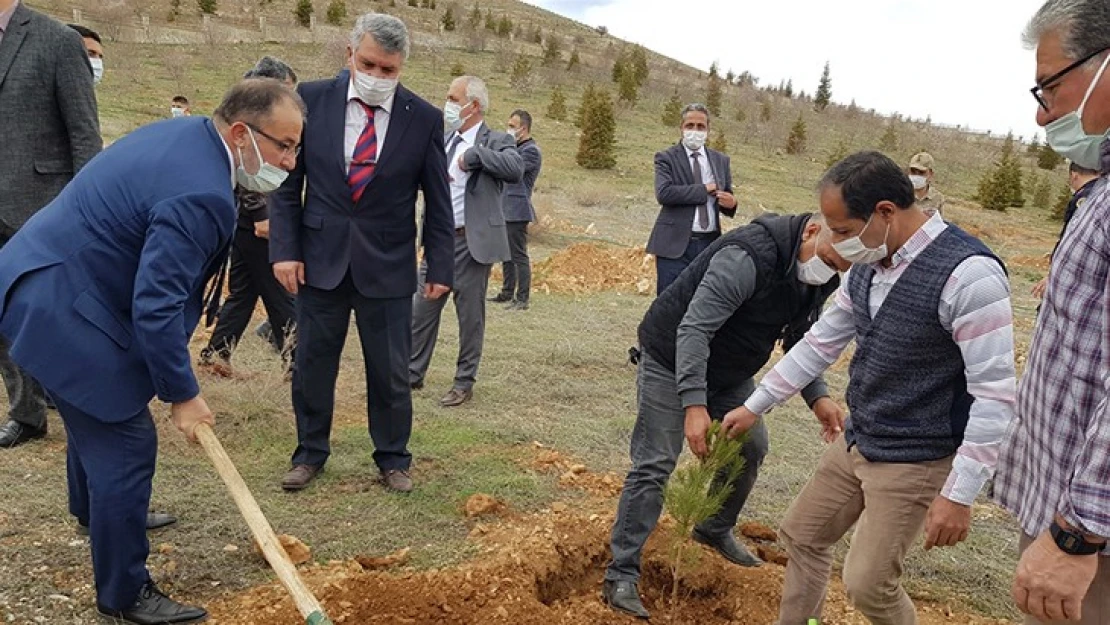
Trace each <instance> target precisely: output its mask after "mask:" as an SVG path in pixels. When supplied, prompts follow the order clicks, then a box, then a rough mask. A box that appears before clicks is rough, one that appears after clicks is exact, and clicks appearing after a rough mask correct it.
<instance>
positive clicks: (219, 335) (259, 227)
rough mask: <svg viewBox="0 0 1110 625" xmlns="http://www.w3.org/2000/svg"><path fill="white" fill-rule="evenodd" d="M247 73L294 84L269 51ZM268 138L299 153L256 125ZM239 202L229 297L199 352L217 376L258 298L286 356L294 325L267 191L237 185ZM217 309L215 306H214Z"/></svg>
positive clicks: (292, 76) (202, 361)
mask: <svg viewBox="0 0 1110 625" xmlns="http://www.w3.org/2000/svg"><path fill="white" fill-rule="evenodd" d="M244 78H273V79H274V80H280V81H282V82H284V83H285V84H286V85H287V86H289V87H290V88H292V87H293V86H294V85H295V84H296V82H297V74H296V73H295V72H294V71H293V68H291V67H289V66H288V65H286V64H285V63H284V62H282V61H279V60H278V59H275V58H272V57H269V56H266V57H263V58H262V59H261V60H259V61H258V63H257V64H256V65H255V66H254V67H253V68H251V70H250V71H248V72H247V73H246V75H245V76H244ZM255 132H257V133H258V134H259V135H261V136H262V138H263V139H264V140H266V141H270V142H271V143H273V145H274V147H277V148H278V149H280V150H282V152H283V153H284V154H288V155H289V157H290V158H294V159H295V158H296V157H297V151H298V148H296V147H295V146H291V145H287V144H285V143H284V142H282V141H279V140H278V139H275V138H274V137H272V136H270V135H269V134H267V133H266V132H264V131H262V130H260V129H255ZM235 200H236V203H237V204H238V206H239V220H238V223H237V224H236V228H235V238H234V239H233V240H232V244H231V262H230V264H231V267H230V269H229V270H228V275H227V282H228V290H229V294H228V298H227V301H226V302H224V305H223V307H221V308H220V311H219V316H218V317H219V318H218V320H217V321H216V329H215V330H213V331H212V337H211V338H210V339H209V340H208V345H207V346H206V347H205V348H204V349H203V350H201V352H200V365H201V366H203V367H206V368H207V369H208V370H209V371H211V372H213V373H215V374H217V375H224V376H227V375H230V374H231V369H230V361H231V352H232V351H233V350H234V349H235V346H236V345H238V344H239V341H240V340H241V339H242V338H243V333H244V332H245V331H246V329H247V325H248V324H249V323H250V320H251V316H252V315H253V314H254V308H255V305H256V304H257V303H258V299H259V298H262V305H263V306H265V308H266V314H267V315H268V317H269V319H270V326H271V333H272V334H271V337H272V338H271V343H272V344H273V345H274V347H275V348H277V350H278V351H279V352H281V353H282V356H283V357H284V358H286V359H288V358H289V357H290V356H289V355H288V354H286V353H285V345H286V338H287V337H288V336H289V333H290V331H291V330H292V328H293V312H294V311H293V296H292V295H290V294H289V292H288V291H286V290H285V288H284V287H282V286H281V283H280V282H278V281H277V278H275V277H274V272H273V269H271V267H270V251H269V247H270V245H269V242H268V241H267V239H269V238H270V212H269V208H268V201H267V196H266V194H265V193H257V192H255V191H250V190H248V189H244V188H243V187H241V186H237V187H236V188H235ZM213 312H215V311H213Z"/></svg>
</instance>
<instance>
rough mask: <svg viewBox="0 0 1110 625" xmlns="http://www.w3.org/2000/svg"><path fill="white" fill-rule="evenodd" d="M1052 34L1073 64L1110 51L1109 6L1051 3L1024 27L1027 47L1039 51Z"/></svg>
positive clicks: (1101, 0) (1089, 0) (1097, 1)
mask: <svg viewBox="0 0 1110 625" xmlns="http://www.w3.org/2000/svg"><path fill="white" fill-rule="evenodd" d="M1051 32H1058V33H1059V34H1060V37H1061V43H1062V44H1063V47H1064V52H1065V53H1066V54H1067V55H1068V57H1069V58H1071V59H1073V60H1077V59H1081V58H1083V57H1085V56H1089V55H1092V54H1095V53H1097V52H1099V51H1100V50H1105V49H1107V48H1110V2H1107V1H1106V0H1048V1H1047V2H1045V3H1044V5H1043V6H1041V8H1040V9H1039V10H1038V11H1037V13H1036V14H1035V15H1033V18H1032V19H1031V20H1029V25H1028V26H1026V27H1025V34H1024V40H1025V46H1026V47H1027V48H1036V47H1037V44H1039V43H1040V41H1041V39H1043V38H1044V36H1045V35H1047V34H1049V33H1051ZM1094 60H1095V59H1092V61H1094Z"/></svg>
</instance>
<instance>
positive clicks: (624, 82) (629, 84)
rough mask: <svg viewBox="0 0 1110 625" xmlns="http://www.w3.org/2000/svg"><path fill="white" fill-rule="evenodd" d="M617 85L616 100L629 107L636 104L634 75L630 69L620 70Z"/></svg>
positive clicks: (636, 95)
mask: <svg viewBox="0 0 1110 625" xmlns="http://www.w3.org/2000/svg"><path fill="white" fill-rule="evenodd" d="M618 87H619V90H618V94H619V95H618V100H619V101H620V102H622V103H624V104H627V105H629V106H630V107H631V106H636V99H637V97H638V93H637V91H638V89H637V86H636V75H635V74H634V73H633V72H630V71H625V72H621V82H620V85H618Z"/></svg>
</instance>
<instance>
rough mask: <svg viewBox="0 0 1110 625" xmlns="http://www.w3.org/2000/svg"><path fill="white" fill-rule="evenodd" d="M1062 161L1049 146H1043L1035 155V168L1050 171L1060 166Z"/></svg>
mask: <svg viewBox="0 0 1110 625" xmlns="http://www.w3.org/2000/svg"><path fill="white" fill-rule="evenodd" d="M1062 162H1064V159H1063V158H1062V157H1061V156H1060V155H1059V154H1057V153H1056V150H1053V149H1052V148H1051V147H1050V146H1047V145H1046V146H1044V147H1042V148H1041V149H1040V151H1039V152H1038V153H1037V167H1040V168H1041V169H1044V170H1047V171H1052V170H1054V169H1056V168H1057V167H1059V166H1060V163H1062Z"/></svg>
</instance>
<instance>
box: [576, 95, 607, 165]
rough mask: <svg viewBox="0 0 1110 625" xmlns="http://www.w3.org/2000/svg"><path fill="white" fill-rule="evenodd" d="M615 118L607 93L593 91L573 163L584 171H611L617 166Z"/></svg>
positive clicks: (583, 120) (584, 116)
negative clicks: (584, 169)
mask: <svg viewBox="0 0 1110 625" xmlns="http://www.w3.org/2000/svg"><path fill="white" fill-rule="evenodd" d="M616 143H617V118H616V116H615V114H614V112H613V101H612V99H610V97H609V93H608V92H607V91H600V90H599V91H595V92H594V97H593V98H592V99H591V101H590V102H589V108H588V109H587V110H586V112H585V114H584V115H583V119H582V136H581V139H580V140H579V143H578V154H577V156H576V157H575V162H576V163H578V165H579V166H580V167H584V168H586V169H612V168H613V167H615V166H616V164H617V159H616V156H615V150H616Z"/></svg>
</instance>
